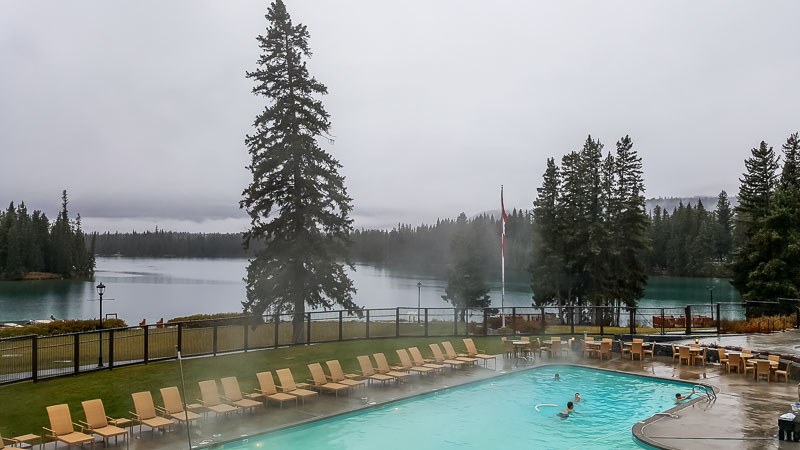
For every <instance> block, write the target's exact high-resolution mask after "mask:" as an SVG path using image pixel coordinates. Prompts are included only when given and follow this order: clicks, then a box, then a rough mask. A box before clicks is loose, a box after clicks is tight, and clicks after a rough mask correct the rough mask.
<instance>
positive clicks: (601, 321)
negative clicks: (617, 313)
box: [600, 307, 619, 336]
mask: <svg viewBox="0 0 800 450" xmlns="http://www.w3.org/2000/svg"><path fill="white" fill-rule="evenodd" d="M605 308H607V307H604V308H602V309H600V312H601V313H602V312H603V310H604V309H605ZM611 314H614V310H613V309H612V310H611ZM605 319H606V317H605V313H603V317H601V318H600V336H603V335H604V333H605V323H606V320H605ZM617 325H619V324H617Z"/></svg>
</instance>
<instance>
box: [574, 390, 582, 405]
mask: <svg viewBox="0 0 800 450" xmlns="http://www.w3.org/2000/svg"><path fill="white" fill-rule="evenodd" d="M572 401H573V402H575V403H580V401H581V393H580V392H576V393H575V398H574V399H572Z"/></svg>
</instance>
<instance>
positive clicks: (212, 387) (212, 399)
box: [197, 380, 239, 416]
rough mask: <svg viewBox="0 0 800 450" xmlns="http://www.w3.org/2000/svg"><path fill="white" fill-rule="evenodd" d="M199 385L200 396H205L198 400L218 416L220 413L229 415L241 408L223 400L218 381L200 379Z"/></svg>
mask: <svg viewBox="0 0 800 450" xmlns="http://www.w3.org/2000/svg"><path fill="white" fill-rule="evenodd" d="M197 385H198V386H200V396H201V397H203V398H202V399H198V400H197V401H198V402H200V404H202V405H203V407H204V408H206V409H208V410H209V411H213V412H214V414H216V415H217V416H219V415H220V414H225V415H228V414H230V413H232V412H236V411H238V410H239V407H238V406H235V405H229V404H227V403H225V402H223V401H222V397H220V395H219V390H218V389H217V382H216V381H214V380H205V381H198V382H197Z"/></svg>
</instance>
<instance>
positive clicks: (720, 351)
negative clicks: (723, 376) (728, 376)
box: [717, 347, 729, 369]
mask: <svg viewBox="0 0 800 450" xmlns="http://www.w3.org/2000/svg"><path fill="white" fill-rule="evenodd" d="M717 355H719V363H720V364H722V365H723V367H725V368H726V369H727V368H728V361H729V359H728V356H727V355H726V354H725V349H724V348H723V347H719V348H718V349H717Z"/></svg>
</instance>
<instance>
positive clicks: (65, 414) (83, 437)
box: [42, 403, 94, 448]
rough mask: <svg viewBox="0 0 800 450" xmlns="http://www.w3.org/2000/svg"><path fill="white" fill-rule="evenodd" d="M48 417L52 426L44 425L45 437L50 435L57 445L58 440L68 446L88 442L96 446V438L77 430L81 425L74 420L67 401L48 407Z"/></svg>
mask: <svg viewBox="0 0 800 450" xmlns="http://www.w3.org/2000/svg"><path fill="white" fill-rule="evenodd" d="M47 417H48V418H49V419H50V428H46V427H42V428H43V429H44V431H45V433H43V434H44V435H45V437H50V438H53V439H55V440H56V447H57V446H58V442H59V441H60V442H63V443H65V444H67V447H70V448H71V447H72V446H73V445H81V446H82V445H83V444H85V443H87V442H91V443H92V447H94V438H93V437H92V436H89V435H88V434H85V433H81V432H79V431H75V427H78V428H80V425H78V424H76V423H73V422H72V415H71V414H70V413H69V406H67V404H66V403H63V404H61V405H53V406H48V407H47Z"/></svg>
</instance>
